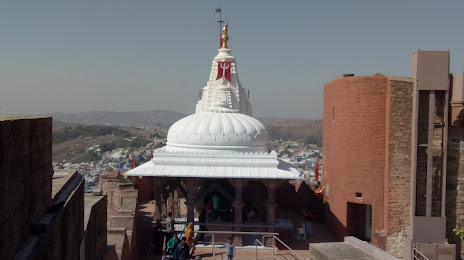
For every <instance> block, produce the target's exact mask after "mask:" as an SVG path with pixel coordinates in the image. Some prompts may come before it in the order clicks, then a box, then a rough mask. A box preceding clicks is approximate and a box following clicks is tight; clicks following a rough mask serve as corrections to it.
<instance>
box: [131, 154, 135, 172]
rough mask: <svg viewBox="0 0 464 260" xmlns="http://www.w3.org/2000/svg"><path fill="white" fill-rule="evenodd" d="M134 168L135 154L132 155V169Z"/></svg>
mask: <svg viewBox="0 0 464 260" xmlns="http://www.w3.org/2000/svg"><path fill="white" fill-rule="evenodd" d="M134 168H135V156H134V155H132V169H134Z"/></svg>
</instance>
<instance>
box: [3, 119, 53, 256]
mask: <svg viewBox="0 0 464 260" xmlns="http://www.w3.org/2000/svg"><path fill="white" fill-rule="evenodd" d="M51 178H52V118H51V117H5V116H2V117H0V180H1V181H0V209H1V210H0V234H1V235H0V255H1V256H2V259H10V258H11V257H12V256H13V255H14V254H15V253H16V252H17V251H18V250H19V249H20V247H21V245H22V244H23V243H24V242H25V241H26V239H27V237H28V235H29V234H30V230H31V225H32V224H33V223H35V222H37V221H38V220H39V219H40V218H41V217H42V216H43V214H44V213H45V211H46V210H47V208H48V207H49V206H50V204H51V190H52V185H51Z"/></svg>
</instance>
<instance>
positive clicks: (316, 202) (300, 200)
mask: <svg viewBox="0 0 464 260" xmlns="http://www.w3.org/2000/svg"><path fill="white" fill-rule="evenodd" d="M276 194H278V195H277V197H276V200H277V203H278V204H279V208H280V209H284V210H288V211H295V212H302V210H303V209H308V208H309V209H310V210H311V211H312V213H313V216H314V217H315V219H314V222H320V221H323V219H324V215H325V210H324V204H323V202H322V199H321V198H319V197H318V196H316V194H315V193H314V191H313V190H312V189H311V188H310V187H309V186H308V184H306V182H304V181H303V182H302V183H301V185H300V188H299V189H298V191H297V192H296V191H295V186H294V185H292V184H290V183H289V182H288V181H284V182H283V183H282V185H280V186H279V187H278V188H277V189H276ZM302 214H303V213H302Z"/></svg>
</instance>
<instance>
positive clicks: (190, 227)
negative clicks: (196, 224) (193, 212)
mask: <svg viewBox="0 0 464 260" xmlns="http://www.w3.org/2000/svg"><path fill="white" fill-rule="evenodd" d="M185 238H186V241H185V243H187V245H188V246H189V248H190V250H191V252H192V254H193V252H194V250H195V247H194V245H193V240H194V234H193V223H192V222H190V223H189V224H188V226H187V229H186V230H185Z"/></svg>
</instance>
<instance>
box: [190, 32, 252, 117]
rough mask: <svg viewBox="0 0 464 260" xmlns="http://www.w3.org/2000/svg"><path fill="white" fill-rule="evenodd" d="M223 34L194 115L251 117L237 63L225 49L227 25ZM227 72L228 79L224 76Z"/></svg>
mask: <svg viewBox="0 0 464 260" xmlns="http://www.w3.org/2000/svg"><path fill="white" fill-rule="evenodd" d="M223 32H224V35H223V38H224V39H225V40H224V43H223V46H222V48H221V49H219V53H218V55H216V57H214V60H213V62H212V69H211V73H210V76H209V80H208V83H207V84H206V87H204V88H203V95H202V97H201V100H200V101H198V103H197V107H196V113H200V112H238V113H242V114H245V115H249V116H251V115H252V113H251V105H250V102H249V100H248V95H247V93H246V91H245V89H244V88H242V86H241V84H240V80H239V77H238V73H237V63H236V61H235V58H234V57H233V56H232V55H230V49H229V48H228V47H227V40H228V36H227V25H225V26H224V29H223ZM228 71H230V74H229V79H228V77H227V75H226V72H228ZM221 72H222V73H221ZM219 77H220V78H219Z"/></svg>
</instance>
